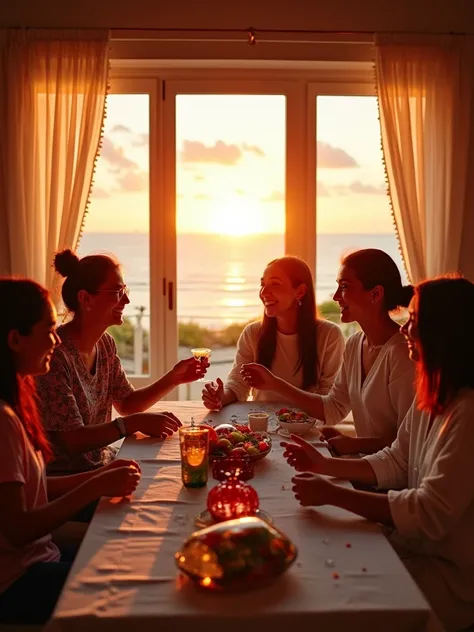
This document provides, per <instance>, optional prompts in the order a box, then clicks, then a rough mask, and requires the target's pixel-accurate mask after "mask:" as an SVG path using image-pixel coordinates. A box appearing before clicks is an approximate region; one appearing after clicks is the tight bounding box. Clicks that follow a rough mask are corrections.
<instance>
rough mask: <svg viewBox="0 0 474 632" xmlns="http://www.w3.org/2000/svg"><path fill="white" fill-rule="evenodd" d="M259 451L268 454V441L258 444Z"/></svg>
mask: <svg viewBox="0 0 474 632" xmlns="http://www.w3.org/2000/svg"><path fill="white" fill-rule="evenodd" d="M258 449H259V450H260V452H266V451H267V450H268V443H267V442H266V441H260V443H259V444H258Z"/></svg>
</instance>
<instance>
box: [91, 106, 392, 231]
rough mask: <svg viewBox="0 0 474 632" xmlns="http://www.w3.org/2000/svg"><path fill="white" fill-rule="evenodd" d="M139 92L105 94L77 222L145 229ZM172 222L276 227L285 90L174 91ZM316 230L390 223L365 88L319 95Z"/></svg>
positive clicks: (145, 140)
mask: <svg viewBox="0 0 474 632" xmlns="http://www.w3.org/2000/svg"><path fill="white" fill-rule="evenodd" d="M148 120H149V112H148V97H147V96H146V95H110V96H109V98H108V106H107V120H106V125H105V134H104V139H103V146H102V151H101V156H100V159H99V161H98V165H97V170H96V174H95V184H94V188H93V195H92V200H91V205H90V210H89V214H88V216H87V220H86V225H85V230H86V231H87V232H147V231H148V180H149V160H148V154H149V124H148ZM176 120H177V129H176V148H177V227H178V231H179V232H182V233H195V232H206V233H207V232H211V233H219V234H228V235H236V236H237V235H243V234H249V233H282V232H283V231H284V223H285V217H284V196H285V97H284V96H279V95H264V96H258V95H242V96H238V95H180V96H178V97H177V104H176ZM317 138H318V173H317V182H318V231H319V232H321V233H356V232H360V233H389V232H392V231H393V227H392V221H391V217H390V212H389V204H388V198H387V196H386V194H385V185H384V173H383V165H382V158H381V151H380V136H379V124H378V120H377V105H376V101H375V98H374V97H319V98H318V103H317Z"/></svg>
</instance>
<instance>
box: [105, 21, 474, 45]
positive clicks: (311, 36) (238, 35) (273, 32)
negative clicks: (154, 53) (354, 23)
mask: <svg viewBox="0 0 474 632" xmlns="http://www.w3.org/2000/svg"><path fill="white" fill-rule="evenodd" d="M110 31H111V40H112V41H115V42H131V41H162V42H172V41H175V42H178V41H188V42H205V41H211V42H219V41H223V42H247V43H248V44H250V45H253V44H257V43H258V42H262V43H267V44H277V43H289V44H312V43H338V44H344V43H346V44H353V43H354V44H372V43H373V38H374V36H375V34H379V35H401V34H403V35H413V36H416V35H422V36H425V37H426V36H433V35H434V36H436V35H465V33H455V32H454V31H446V32H443V33H441V32H438V33H416V32H410V33H402V32H400V31H389V30H386V31H329V30H322V29H265V28H264V29H257V28H254V27H252V26H250V27H248V28H246V29H229V28H223V29H216V28H211V29H200V28H183V29H177V28H152V27H146V28H139V29H117V28H111V29H110ZM275 36H276V37H279V39H272V37H275ZM295 38H298V39H295Z"/></svg>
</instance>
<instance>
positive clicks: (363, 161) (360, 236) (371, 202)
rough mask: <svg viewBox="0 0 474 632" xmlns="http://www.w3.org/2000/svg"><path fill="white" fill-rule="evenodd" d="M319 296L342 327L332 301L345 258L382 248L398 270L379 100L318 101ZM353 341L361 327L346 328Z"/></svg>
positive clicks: (332, 98)
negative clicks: (359, 252) (355, 252)
mask: <svg viewBox="0 0 474 632" xmlns="http://www.w3.org/2000/svg"><path fill="white" fill-rule="evenodd" d="M316 107H317V110H316V111H317V163H316V164H317V174H316V176H317V216H316V217H317V251H316V296H317V301H318V305H319V309H320V312H321V313H322V314H323V315H324V316H325V317H326V318H329V319H331V320H333V321H334V322H340V314H339V307H338V305H337V304H336V303H334V302H333V301H332V296H333V294H334V292H335V291H336V276H337V271H338V268H339V262H340V260H341V256H342V255H343V254H344V253H345V252H348V251H351V250H357V249H359V248H379V249H380V250H384V251H385V252H387V253H388V254H389V255H390V256H391V257H392V258H393V259H394V261H395V263H396V264H397V265H398V267H399V270H400V272H401V274H402V281H403V282H404V283H407V280H406V273H405V269H404V267H403V264H402V260H401V256H400V252H399V250H398V243H397V238H396V235H395V230H394V225H393V221H392V215H391V211H390V202H389V197H388V195H387V193H386V187H385V173H384V166H383V158H382V150H381V146H380V125H379V120H378V111H377V101H376V97H368V96H367V97H354V96H318V97H317V103H316ZM342 327H343V328H344V333H345V334H346V335H350V334H351V333H353V331H355V329H356V328H357V324H356V323H350V324H347V325H346V324H344V325H342Z"/></svg>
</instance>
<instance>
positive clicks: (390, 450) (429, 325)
mask: <svg viewBox="0 0 474 632" xmlns="http://www.w3.org/2000/svg"><path fill="white" fill-rule="evenodd" d="M447 306H456V312H455V317H454V319H453V322H451V323H446V324H445V326H443V327H440V311H439V310H440V309H443V308H445V307H447ZM409 312H410V317H409V320H408V322H407V323H406V325H404V326H403V328H402V331H403V333H404V335H405V336H406V338H407V340H408V347H409V350H410V355H411V357H412V359H413V360H414V361H415V363H416V373H417V380H416V399H415V400H414V402H413V405H412V407H411V408H410V410H409V411H408V413H407V415H406V417H405V419H404V421H403V423H402V425H401V426H400V429H399V431H398V434H397V438H396V440H395V441H394V442H393V443H392V445H391V446H390V447H386V448H384V449H383V450H381V451H379V452H377V453H376V454H371V455H368V456H366V457H364V458H363V459H337V458H326V457H324V456H323V455H322V454H320V452H319V451H318V450H317V449H316V448H315V447H314V446H312V445H310V444H309V443H307V442H306V441H304V440H302V439H299V438H297V437H295V436H292V439H293V441H294V443H290V442H288V443H284V444H282V445H283V446H284V447H285V453H284V456H285V457H286V459H287V460H288V463H289V464H290V465H291V466H293V467H294V468H295V469H296V470H297V471H298V472H302V473H301V474H298V475H296V476H294V477H293V484H294V487H293V491H294V492H295V495H296V499H297V500H298V501H299V502H300V504H301V505H303V506H318V505H335V506H336V507H342V508H343V509H347V510H348V511H351V512H353V513H355V514H358V515H359V516H363V517H365V518H367V519H369V520H373V521H374V522H378V523H382V524H384V525H386V526H387V528H388V530H387V536H388V538H389V540H390V542H391V544H392V545H393V547H394V548H395V550H396V551H397V553H398V554H399V555H400V557H401V559H402V561H403V563H404V564H405V566H406V567H407V569H408V571H409V572H410V574H411V575H412V576H413V578H414V579H415V581H416V582H417V584H418V585H419V587H420V588H421V590H422V591H423V593H424V594H425V596H426V598H427V599H428V601H429V603H430V604H431V606H432V608H433V610H434V611H435V613H436V614H437V615H438V616H439V618H440V619H441V622H442V623H443V625H444V627H445V629H446V630H448V631H450V632H451V631H455V630H467V629H468V628H469V630H472V629H473V628H472V627H470V626H473V625H474V547H473V546H472V535H473V533H474V477H473V476H472V455H473V452H474V364H473V358H474V336H473V335H472V317H473V316H472V315H473V313H474V284H473V283H471V282H470V281H468V280H467V279H462V278H456V277H454V278H453V277H441V278H439V279H434V280H431V281H426V282H424V283H421V284H420V285H418V286H417V287H416V290H415V296H414V298H413V300H412V302H411V304H410V308H409ZM321 475H323V476H321ZM326 476H333V477H337V478H345V479H349V480H351V481H357V482H359V483H362V484H365V485H377V486H378V487H379V488H381V489H388V490H389V491H388V494H375V493H367V492H361V491H357V490H354V489H350V488H348V487H341V486H340V485H337V484H334V483H333V482H332V481H331V479H330V478H326Z"/></svg>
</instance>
